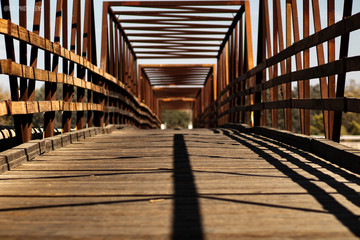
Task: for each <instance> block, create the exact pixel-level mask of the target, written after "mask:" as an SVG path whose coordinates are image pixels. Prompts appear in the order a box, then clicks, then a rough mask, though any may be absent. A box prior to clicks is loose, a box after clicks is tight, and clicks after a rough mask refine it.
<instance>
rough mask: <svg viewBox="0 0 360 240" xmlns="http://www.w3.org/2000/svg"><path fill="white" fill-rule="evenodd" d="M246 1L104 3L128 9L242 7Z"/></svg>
mask: <svg viewBox="0 0 360 240" xmlns="http://www.w3.org/2000/svg"><path fill="white" fill-rule="evenodd" d="M245 2H248V0H241V1H239V0H237V1H211V0H210V1H106V3H108V4H109V6H128V7H156V8H161V7H164V6H165V7H168V6H174V7H176V6H184V5H189V6H226V5H230V6H231V5H243V4H245Z"/></svg>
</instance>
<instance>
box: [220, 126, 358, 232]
mask: <svg viewBox="0 0 360 240" xmlns="http://www.w3.org/2000/svg"><path fill="white" fill-rule="evenodd" d="M223 133H224V135H226V136H228V137H229V138H231V139H233V140H235V141H237V142H239V143H241V144H243V145H244V146H246V147H248V148H249V149H251V150H252V151H253V152H255V153H257V154H258V155H259V156H261V157H262V158H263V159H264V160H265V161H267V162H268V163H269V164H271V165H273V166H274V167H276V168H277V169H278V170H279V171H280V172H282V173H283V174H285V175H286V176H288V177H289V178H290V179H291V180H292V181H294V182H295V183H297V184H298V185H300V186H301V187H302V188H304V189H305V190H306V191H307V192H308V193H309V194H311V195H312V196H313V197H314V198H315V199H316V200H317V201H318V202H319V203H320V204H321V205H322V206H323V208H324V209H325V210H327V211H328V212H329V213H331V214H332V215H333V216H334V217H336V218H337V219H338V220H339V221H340V222H341V223H342V224H343V225H344V226H345V227H347V228H348V229H349V230H350V231H351V232H352V233H353V234H354V235H356V236H358V237H360V220H359V216H357V215H355V214H354V213H353V212H351V211H350V210H349V209H348V208H346V207H345V206H344V205H342V204H341V203H340V202H338V201H337V200H336V199H335V198H334V197H333V196H331V195H330V194H329V193H328V192H326V191H325V190H324V189H322V188H321V187H319V186H317V185H316V184H315V183H314V182H313V181H312V180H311V179H308V178H306V177H305V176H303V175H301V174H300V173H298V172H297V171H296V170H295V169H292V168H290V167H289V166H287V165H286V164H285V163H283V162H282V161H281V160H278V159H276V158H275V157H274V156H272V155H270V154H269V153H268V152H267V151H269V150H270V151H271V152H273V153H276V154H278V155H279V156H280V157H282V158H285V159H287V161H288V162H290V163H292V164H294V165H295V166H297V167H299V169H301V170H302V171H305V172H307V173H309V174H311V175H313V176H315V177H317V178H318V179H321V180H323V181H324V182H326V183H327V184H328V185H329V186H331V187H333V188H334V189H336V190H337V192H338V193H339V194H341V195H342V196H344V197H345V198H346V199H348V200H349V201H350V202H352V203H353V204H355V205H356V206H358V207H360V204H359V203H360V201H359V199H358V193H357V192H356V191H355V190H353V189H352V188H349V187H348V186H346V185H345V184H344V183H342V182H339V181H337V180H336V179H334V178H333V177H331V176H329V175H327V174H325V173H323V172H321V171H320V170H319V169H316V168H314V167H312V166H310V165H307V164H305V163H304V162H303V161H301V160H299V159H298V158H296V157H294V156H293V155H292V154H289V153H287V152H285V151H282V150H280V149H278V148H277V147H276V146H274V145H271V144H269V143H267V142H265V141H264V140H262V139H261V138H259V137H258V136H254V135H253V136H249V135H246V134H242V133H238V132H236V133H235V132H232V131H229V130H223Z"/></svg>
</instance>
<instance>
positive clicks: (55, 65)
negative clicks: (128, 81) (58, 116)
mask: <svg viewBox="0 0 360 240" xmlns="http://www.w3.org/2000/svg"><path fill="white" fill-rule="evenodd" d="M79 3H80V0H75V1H73V15H72V25H71V29H68V24H67V19H68V15H67V14H68V1H67V0H57V1H56V8H53V9H51V8H50V1H36V2H35V4H36V8H34V13H30V12H28V11H26V10H25V11H24V9H28V8H27V7H26V6H27V3H26V1H24V0H21V1H20V2H19V4H20V5H21V7H20V8H19V16H20V21H19V25H16V24H14V23H12V22H11V16H10V11H7V9H8V6H9V1H8V0H1V9H2V13H3V15H2V16H3V19H0V34H2V35H4V36H5V40H6V41H5V48H6V51H7V58H8V59H7V60H1V61H0V65H1V67H0V68H1V69H0V73H1V74H6V75H8V76H9V79H10V90H11V93H12V96H11V100H3V99H1V100H0V116H7V115H12V116H14V119H15V122H14V124H15V129H16V136H17V141H18V143H21V142H27V141H29V140H30V139H31V130H32V114H34V113H45V122H44V125H45V132H44V135H45V136H46V137H49V136H52V135H53V133H54V114H55V112H56V111H60V112H63V122H62V129H63V131H64V132H66V131H70V127H71V125H70V122H71V112H77V129H81V128H83V127H84V126H85V124H84V111H88V114H87V115H88V122H87V124H88V126H91V124H92V122H94V124H95V125H97V126H100V125H101V126H102V124H100V123H101V122H102V120H101V119H99V118H100V117H101V116H102V115H106V114H108V115H112V116H116V115H118V116H120V111H119V107H120V104H121V105H122V106H125V108H126V109H122V114H123V115H124V119H125V118H126V119H127V121H129V123H132V124H136V125H143V126H148V127H158V126H159V119H158V118H157V116H156V114H154V112H153V111H151V110H150V108H148V107H147V106H146V105H144V104H143V103H140V102H139V101H138V100H137V98H136V97H135V96H134V95H133V94H132V93H131V90H130V88H129V87H127V86H125V85H124V84H122V83H121V82H119V80H118V79H117V78H115V77H113V76H111V75H110V74H108V73H107V72H104V71H103V70H101V69H100V68H98V67H96V66H95V64H96V62H97V61H96V42H95V27H94V7H93V0H86V1H85V9H84V11H85V14H84V19H81V18H80V16H82V15H81V14H80V10H81V9H80V6H79ZM51 11H56V14H55V17H56V18H55V28H54V29H50V21H51V19H50V16H51V14H50V13H51ZM42 13H44V17H45V19H44V21H41V16H42ZM31 14H32V15H33V16H34V24H33V29H32V31H29V30H27V24H26V19H27V16H28V15H31ZM43 23H44V25H43V26H42V24H43ZM42 27H43V28H44V30H45V31H44V36H39V32H40V29H41V28H42ZM81 28H82V29H84V30H83V31H82V30H81ZM51 31H54V39H50V35H51ZM68 32H70V34H71V36H70V39H71V42H70V45H69V43H68V40H67V39H68ZM15 39H16V40H19V42H20V49H19V53H20V54H19V56H20V59H18V60H17V59H15V54H14V51H15V49H14V46H13V42H14V40H15ZM61 39H62V42H60V40H61ZM28 46H31V51H30V62H27V61H26V59H27V56H26V54H27V51H26V49H27V47H28ZM38 49H42V50H43V51H44V53H45V54H44V55H45V56H44V60H45V66H44V69H38V68H37V62H38ZM60 58H61V59H62V63H63V66H62V72H59V59H60ZM75 68H76V69H77V71H76V72H77V76H74V75H75V74H74V73H75V71H74V70H75ZM86 76H87V77H86ZM17 79H20V89H19V87H18V86H17ZM36 81H43V82H45V96H46V98H45V99H43V100H42V101H35V100H34V92H35V83H36ZM58 84H61V85H63V87H64V95H63V96H58V97H57V98H56V93H57V88H56V86H57V85H58ZM109 86H111V90H110V89H109ZM74 87H76V94H77V99H76V100H75V101H74V100H73V99H72V98H73V95H74V93H75V91H74ZM19 90H20V92H19ZM18 92H19V93H20V95H18ZM86 93H87V94H88V101H85V94H86ZM57 99H60V100H57ZM104 99H108V100H107V101H108V102H107V103H106V102H105V101H104ZM110 107H112V108H110ZM109 109H112V110H111V111H113V112H108V111H110V110H109ZM92 113H95V115H92ZM125 115H126V116H125ZM111 121H112V123H120V120H119V118H112V120H111Z"/></svg>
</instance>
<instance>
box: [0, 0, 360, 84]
mask: <svg viewBox="0 0 360 240" xmlns="http://www.w3.org/2000/svg"><path fill="white" fill-rule="evenodd" d="M50 1H51V9H52V10H51V25H52V28H51V29H54V27H53V26H54V25H55V11H54V9H55V8H56V0H50ZM34 2H35V1H34V0H33V1H31V0H28V9H29V12H32V11H31V9H33V7H34ZM81 2H82V5H83V7H84V3H85V0H81ZM269 2H272V1H269ZM285 2H286V1H285V0H281V4H282V7H283V8H284V7H285ZM343 2H344V0H335V9H336V12H335V21H339V20H341V18H342V11H343ZM319 3H320V11H321V24H322V26H323V27H325V26H326V23H327V11H326V9H327V5H326V4H327V1H326V0H319ZM94 4H95V6H94V7H95V22H96V37H97V46H98V48H97V50H98V54H97V56H98V61H99V60H100V57H99V56H100V51H101V39H100V36H101V19H102V1H100V0H95V1H94ZM10 5H11V6H10V10H11V15H12V21H13V22H14V23H16V24H18V23H19V20H18V19H19V14H18V10H17V8H16V7H17V6H18V5H19V0H11V1H10ZM69 5H72V4H69ZM258 7H259V0H250V9H251V25H252V37H253V48H254V63H256V46H257V26H258V21H257V20H258V15H259V13H258ZM298 9H299V10H298V12H299V13H300V14H299V23H302V14H301V13H302V1H298ZM269 10H270V12H271V11H272V6H270V9H269ZM310 11H311V9H310ZM71 12H72V6H69V17H71ZM282 12H283V13H284V15H283V16H282V17H283V19H284V18H285V11H282ZM358 12H360V1H354V3H353V13H358ZM310 15H311V14H310ZM0 16H1V13H0ZM42 19H43V16H42ZM82 19H83V16H82ZM311 19H312V17H311ZM32 22H33V15H32V14H28V29H32ZM68 22H69V29H70V24H71V20H70V19H69V21H68ZM311 23H312V20H311ZM270 25H271V24H270ZM42 32H43V29H41V30H40V35H42V36H43V33H42ZM313 32H314V30H313V26H312V25H311V29H310V33H313ZM300 33H302V26H300ZM52 34H53V33H52ZM69 35H70V34H69ZM301 35H302V34H300V36H301ZM69 37H70V36H69ZM51 39H53V36H52V38H51ZM358 39H360V31H356V32H353V33H351V35H350V46H349V49H350V51H349V56H356V55H360V44H358V43H357V41H358ZM339 45H340V38H337V39H336V46H335V48H336V53H337V56H338V51H339ZM15 47H16V48H18V43H17V41H15ZM29 49H30V47H29ZM324 50H325V57H326V56H327V54H326V52H327V48H326V44H324ZM15 53H16V58H17V59H19V56H18V51H15ZM39 54H43V52H42V51H40V53H39ZM310 54H311V58H310V64H311V66H314V65H317V60H316V50H315V48H312V49H310ZM28 55H30V54H28ZM5 57H6V54H5V41H4V37H3V36H0V59H4V58H5ZM99 62H100V61H99ZM215 62H216V60H215V59H180V60H176V59H164V60H161V59H157V60H149V59H144V60H141V59H140V60H139V61H138V64H149V63H153V64H155V63H156V64H161V63H167V64H169V63H187V64H192V63H204V64H205V63H211V64H212V63H215ZM43 64H44V63H43V60H42V59H41V58H40V60H39V65H38V67H39V68H42V67H43ZM255 65H256V64H255ZM293 65H295V64H293ZM347 78H348V79H356V80H357V81H358V82H359V83H360V72H352V73H348V74H347ZM317 82H318V80H313V81H312V83H313V84H315V83H317ZM40 85H41V83H39V84H37V86H40ZM0 87H1V88H2V89H3V90H5V91H8V90H9V83H8V77H7V76H5V75H0Z"/></svg>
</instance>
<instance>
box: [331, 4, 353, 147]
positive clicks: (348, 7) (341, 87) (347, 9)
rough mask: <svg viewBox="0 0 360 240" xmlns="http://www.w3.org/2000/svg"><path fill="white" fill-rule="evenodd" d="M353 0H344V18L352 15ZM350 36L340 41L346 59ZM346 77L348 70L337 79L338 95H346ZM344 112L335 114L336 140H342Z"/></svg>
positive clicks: (334, 135) (343, 37) (346, 35)
mask: <svg viewBox="0 0 360 240" xmlns="http://www.w3.org/2000/svg"><path fill="white" fill-rule="evenodd" d="M352 5H353V1H352V0H345V1H344V11H343V19H346V18H348V17H349V16H351V11H352ZM349 38H350V34H349V33H346V34H343V35H342V36H341V42H340V56H339V58H340V59H346V57H347V55H348V52H349ZM345 79H346V72H344V73H342V74H339V75H338V79H337V86H336V97H337V98H338V97H344V93H345ZM341 118H342V112H340V111H337V112H335V114H334V129H333V136H332V140H333V141H336V142H340V136H341V120H342V119H341Z"/></svg>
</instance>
